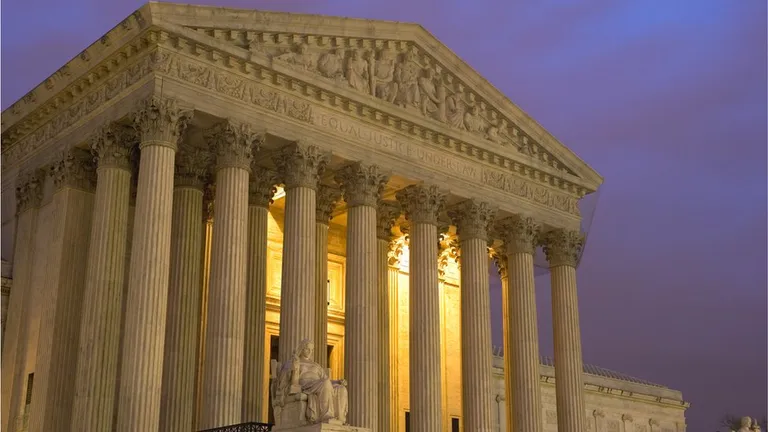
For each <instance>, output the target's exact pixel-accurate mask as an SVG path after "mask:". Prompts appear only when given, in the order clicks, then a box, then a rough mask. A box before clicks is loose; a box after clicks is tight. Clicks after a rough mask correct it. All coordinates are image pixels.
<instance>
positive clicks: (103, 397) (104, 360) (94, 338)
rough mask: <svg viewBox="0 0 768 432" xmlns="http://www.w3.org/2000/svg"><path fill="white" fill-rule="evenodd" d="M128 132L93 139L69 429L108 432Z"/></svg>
mask: <svg viewBox="0 0 768 432" xmlns="http://www.w3.org/2000/svg"><path fill="white" fill-rule="evenodd" d="M136 140H137V137H136V134H135V132H134V130H133V128H129V127H126V126H119V125H117V124H111V125H108V126H105V127H103V128H101V129H100V130H99V131H97V132H96V134H95V135H94V139H93V141H92V144H91V149H92V151H93V153H94V154H95V155H96V157H97V158H98V166H97V169H96V194H95V196H94V199H93V219H92V226H91V235H90V241H89V244H90V246H89V247H88V269H87V270H86V276H85V288H84V290H83V306H82V311H83V316H82V318H81V323H80V341H79V346H80V348H79V351H78V359H77V369H76V373H75V400H74V406H73V408H72V424H71V426H72V427H71V428H70V430H73V431H75V430H82V431H86V430H94V431H96V430H112V427H113V418H114V406H115V397H116V395H117V389H116V382H117V372H118V370H117V360H118V353H119V348H120V345H119V341H120V323H121V321H122V305H123V288H124V286H125V284H124V281H125V274H126V271H125V270H126V269H125V254H126V248H127V246H128V204H129V199H130V191H131V165H132V164H131V152H132V151H133V146H134V144H135V143H136Z"/></svg>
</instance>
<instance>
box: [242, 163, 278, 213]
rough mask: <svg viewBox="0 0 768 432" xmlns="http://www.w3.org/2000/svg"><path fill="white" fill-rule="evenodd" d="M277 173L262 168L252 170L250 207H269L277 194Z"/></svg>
mask: <svg viewBox="0 0 768 432" xmlns="http://www.w3.org/2000/svg"><path fill="white" fill-rule="evenodd" d="M277 183H278V180H277V173H275V172H274V171H272V170H268V169H266V168H261V167H256V166H254V167H252V168H251V177H250V181H249V183H248V205H249V206H258V207H269V205H270V204H272V198H273V197H274V196H275V193H276V192H277V187H276V186H275V185H277Z"/></svg>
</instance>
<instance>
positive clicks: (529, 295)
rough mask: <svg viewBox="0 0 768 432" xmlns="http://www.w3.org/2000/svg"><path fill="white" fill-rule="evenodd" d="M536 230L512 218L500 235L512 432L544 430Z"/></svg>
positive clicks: (522, 219)
mask: <svg viewBox="0 0 768 432" xmlns="http://www.w3.org/2000/svg"><path fill="white" fill-rule="evenodd" d="M538 231H539V227H538V225H537V224H536V223H535V221H534V220H533V219H531V218H528V217H521V216H513V217H511V218H509V219H506V220H504V221H503V222H502V223H501V224H500V227H499V232H500V233H501V235H502V236H503V238H504V248H505V251H506V254H507V264H508V266H509V267H508V271H509V282H508V287H507V295H506V299H505V303H504V305H503V306H502V307H503V308H504V309H506V314H505V316H506V317H507V322H505V323H504V324H505V325H504V332H505V333H506V332H509V341H510V344H509V348H508V351H507V350H506V349H507V347H505V352H504V362H505V369H508V370H509V379H510V384H511V393H510V394H509V395H508V400H509V401H510V403H509V405H508V406H509V407H510V408H511V413H514V414H513V415H511V418H512V424H511V430H512V431H513V432H523V431H525V432H527V431H531V432H537V431H541V430H542V428H543V423H542V418H541V388H540V386H539V333H538V330H537V327H536V326H537V321H536V286H535V282H534V277H533V276H534V274H533V253H534V250H535V248H536V241H537V240H538V238H537V234H538Z"/></svg>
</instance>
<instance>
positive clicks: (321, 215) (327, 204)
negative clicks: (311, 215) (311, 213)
mask: <svg viewBox="0 0 768 432" xmlns="http://www.w3.org/2000/svg"><path fill="white" fill-rule="evenodd" d="M340 200H341V191H340V190H339V189H337V188H335V187H332V186H326V185H320V186H318V187H317V195H316V198H315V202H316V204H315V220H316V221H317V222H319V223H322V224H326V225H328V223H329V222H330V221H331V215H332V214H333V210H334V209H335V208H336V204H338V202H339V201H340Z"/></svg>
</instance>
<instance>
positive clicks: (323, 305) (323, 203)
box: [314, 185, 341, 368]
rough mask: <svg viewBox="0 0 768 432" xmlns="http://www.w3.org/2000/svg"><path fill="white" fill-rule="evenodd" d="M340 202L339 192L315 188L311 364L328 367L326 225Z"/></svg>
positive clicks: (327, 188)
mask: <svg viewBox="0 0 768 432" xmlns="http://www.w3.org/2000/svg"><path fill="white" fill-rule="evenodd" d="M340 199H341V191H340V190H338V189H336V188H333V187H329V186H325V185H320V186H318V188H317V198H316V202H317V208H316V211H315V230H316V239H315V256H316V257H317V259H316V260H315V296H316V297H315V304H316V308H315V321H316V324H315V335H314V341H315V361H316V362H317V363H318V364H319V365H320V366H322V367H323V368H327V367H328V355H327V352H328V349H327V347H328V301H329V299H328V224H329V223H330V220H331V217H332V216H333V209H334V208H335V207H336V203H337V202H338V201H339V200H340Z"/></svg>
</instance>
